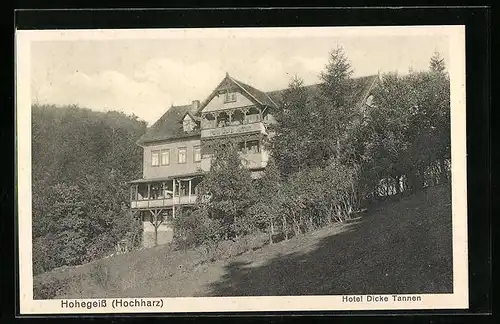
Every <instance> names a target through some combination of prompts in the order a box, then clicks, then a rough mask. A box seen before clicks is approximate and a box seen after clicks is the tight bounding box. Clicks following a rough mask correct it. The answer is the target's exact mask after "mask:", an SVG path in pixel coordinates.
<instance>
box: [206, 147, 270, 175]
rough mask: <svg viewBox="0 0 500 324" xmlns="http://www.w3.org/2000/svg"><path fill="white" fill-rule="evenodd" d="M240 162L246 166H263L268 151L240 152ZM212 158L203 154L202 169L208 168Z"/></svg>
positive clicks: (266, 159)
mask: <svg viewBox="0 0 500 324" xmlns="http://www.w3.org/2000/svg"><path fill="white" fill-rule="evenodd" d="M240 156H241V159H242V163H243V165H245V166H246V167H248V168H264V167H265V166H266V165H267V161H268V160H269V153H268V152H267V151H264V150H262V149H261V151H260V152H259V153H247V154H240ZM211 161H212V158H211V156H210V155H208V154H207V155H205V156H203V157H202V160H201V169H202V170H203V171H209V170H210V163H211Z"/></svg>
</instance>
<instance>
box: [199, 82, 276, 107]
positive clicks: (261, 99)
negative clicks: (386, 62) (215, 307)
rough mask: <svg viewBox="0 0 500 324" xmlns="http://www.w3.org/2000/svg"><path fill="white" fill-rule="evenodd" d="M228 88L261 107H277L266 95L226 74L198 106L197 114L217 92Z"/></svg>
mask: <svg viewBox="0 0 500 324" xmlns="http://www.w3.org/2000/svg"><path fill="white" fill-rule="evenodd" d="M230 87H234V88H237V89H240V90H241V92H242V93H244V94H246V95H247V96H248V97H250V99H251V100H252V101H255V102H256V103H258V104H260V105H261V106H271V107H276V106H277V105H276V103H275V102H274V101H273V100H272V99H271V98H270V97H269V95H268V94H267V93H265V92H263V91H260V90H258V89H256V88H254V87H252V86H251V85H248V84H246V83H243V82H241V81H239V80H236V79H235V78H233V77H230V76H229V74H228V73H226V76H225V77H224V79H222V81H221V82H220V83H219V85H217V87H216V88H215V89H214V90H213V91H212V93H211V94H210V95H209V96H208V98H207V99H205V101H203V103H202V104H201V105H200V109H199V110H198V113H201V111H202V110H203V109H204V108H205V106H206V105H207V104H208V103H209V102H210V101H211V100H212V99H213V98H214V97H215V96H216V95H217V92H219V91H220V90H223V89H226V88H230Z"/></svg>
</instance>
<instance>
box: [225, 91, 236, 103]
mask: <svg viewBox="0 0 500 324" xmlns="http://www.w3.org/2000/svg"><path fill="white" fill-rule="evenodd" d="M235 101H236V92H227V93H226V94H225V95H224V103H228V102H235Z"/></svg>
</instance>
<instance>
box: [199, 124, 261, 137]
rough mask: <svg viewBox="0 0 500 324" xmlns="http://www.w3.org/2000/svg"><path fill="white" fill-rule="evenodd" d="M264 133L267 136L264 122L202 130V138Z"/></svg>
mask: <svg viewBox="0 0 500 324" xmlns="http://www.w3.org/2000/svg"><path fill="white" fill-rule="evenodd" d="M245 133H262V134H266V127H265V126H264V124H263V123H262V122H256V123H251V124H242V125H227V126H222V127H216V128H205V129H202V130H201V137H202V138H207V137H219V136H227V135H233V134H245Z"/></svg>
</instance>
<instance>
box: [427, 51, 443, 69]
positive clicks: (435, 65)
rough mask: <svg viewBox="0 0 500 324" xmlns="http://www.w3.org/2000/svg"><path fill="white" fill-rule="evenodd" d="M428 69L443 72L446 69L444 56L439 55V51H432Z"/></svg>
mask: <svg viewBox="0 0 500 324" xmlns="http://www.w3.org/2000/svg"><path fill="white" fill-rule="evenodd" d="M429 69H430V70H431V71H432V72H439V73H443V72H444V71H445V70H446V66H445V63H444V58H442V57H441V54H440V53H439V52H434V54H433V55H432V57H431V59H430V62H429Z"/></svg>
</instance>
